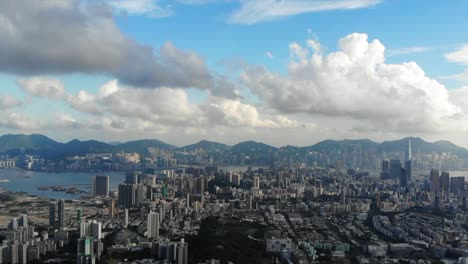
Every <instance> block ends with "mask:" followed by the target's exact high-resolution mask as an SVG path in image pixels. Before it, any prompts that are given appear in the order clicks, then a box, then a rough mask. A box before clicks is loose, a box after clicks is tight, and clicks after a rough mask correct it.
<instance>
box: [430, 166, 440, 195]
mask: <svg viewBox="0 0 468 264" xmlns="http://www.w3.org/2000/svg"><path fill="white" fill-rule="evenodd" d="M439 184H440V183H439V170H436V169H432V170H431V191H432V193H433V194H437V193H438V192H439V187H440V186H439Z"/></svg>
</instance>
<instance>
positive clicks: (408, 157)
mask: <svg viewBox="0 0 468 264" xmlns="http://www.w3.org/2000/svg"><path fill="white" fill-rule="evenodd" d="M407 144H408V145H407V146H406V149H405V160H412V159H413V156H412V154H411V140H408V142H407Z"/></svg>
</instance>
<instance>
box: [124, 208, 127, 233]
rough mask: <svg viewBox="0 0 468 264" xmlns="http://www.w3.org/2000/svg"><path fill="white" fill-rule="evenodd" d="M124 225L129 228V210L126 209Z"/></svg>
mask: <svg viewBox="0 0 468 264" xmlns="http://www.w3.org/2000/svg"><path fill="white" fill-rule="evenodd" d="M124 225H125V228H127V227H128V209H127V208H125V209H124Z"/></svg>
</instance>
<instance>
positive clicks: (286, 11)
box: [228, 0, 382, 24]
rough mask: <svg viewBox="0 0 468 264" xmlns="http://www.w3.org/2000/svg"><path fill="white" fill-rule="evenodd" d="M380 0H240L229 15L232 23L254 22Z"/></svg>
mask: <svg viewBox="0 0 468 264" xmlns="http://www.w3.org/2000/svg"><path fill="white" fill-rule="evenodd" d="M380 2H382V1H381V0H335V1H331V0H323V1H307V0H289V1H286V0H241V1H240V3H241V8H240V9H239V10H237V11H236V12H235V13H234V14H232V15H231V17H230V18H229V20H228V22H229V23H233V24H255V23H258V22H263V21H270V20H275V19H278V18H282V17H287V16H294V15H299V14H304V13H310V12H319V11H329V10H340V9H358V8H365V7H370V6H374V5H377V4H379V3H380Z"/></svg>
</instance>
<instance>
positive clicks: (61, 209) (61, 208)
mask: <svg viewBox="0 0 468 264" xmlns="http://www.w3.org/2000/svg"><path fill="white" fill-rule="evenodd" d="M58 227H59V228H60V229H61V228H64V227H65V202H64V201H63V199H60V200H59V202H58Z"/></svg>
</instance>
